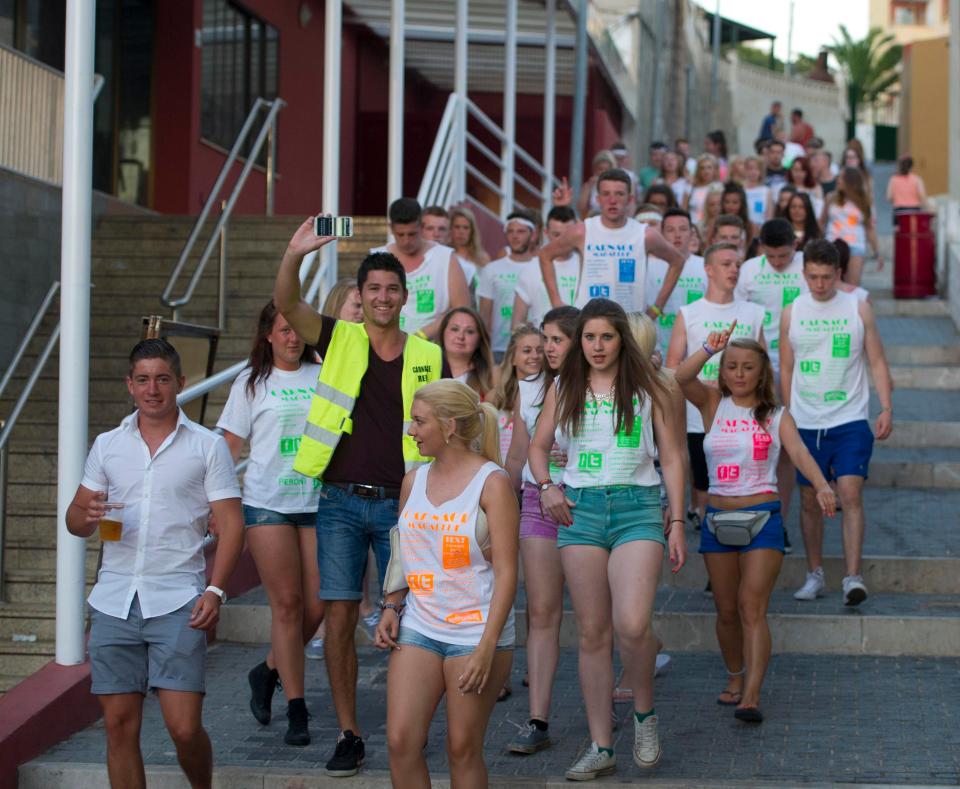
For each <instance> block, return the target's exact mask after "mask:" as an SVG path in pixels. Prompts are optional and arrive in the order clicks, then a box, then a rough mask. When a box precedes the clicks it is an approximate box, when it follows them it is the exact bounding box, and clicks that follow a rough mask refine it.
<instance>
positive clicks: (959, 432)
mask: <svg viewBox="0 0 960 789" xmlns="http://www.w3.org/2000/svg"><path fill="white" fill-rule="evenodd" d="M884 444H886V446H888V447H895V448H904V447H905V448H908V449H915V448H917V447H951V448H952V447H960V422H925V421H920V420H914V421H910V420H907V421H903V422H900V421H896V420H895V421H894V423H893V432H892V433H891V434H890V438H888V439H886V441H884Z"/></svg>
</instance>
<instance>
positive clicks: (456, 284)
mask: <svg viewBox="0 0 960 789" xmlns="http://www.w3.org/2000/svg"><path fill="white" fill-rule="evenodd" d="M447 294H448V301H449V306H448V307H447V309H448V310H452V309H455V308H456V307H468V306H470V289H469V288H468V287H467V278H466V277H465V276H463V269H462V268H460V264H459V263H458V262H457V256H456V254H454V253H451V254H450V269H449V271H448V272H447ZM441 323H443V315H439V316H437V318H436V320H433V321H431V322H430V323H428V324H426V325H425V326H422V327H421V328H420V331H422V332H423V333H424V334H425V335H427V338H428V339H431V340H434V341H436V342H439V341H440V338H439V337H438V336H437V335H438V334H439V333H440V324H441Z"/></svg>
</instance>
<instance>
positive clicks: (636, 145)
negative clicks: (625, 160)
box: [631, 10, 659, 168]
mask: <svg viewBox="0 0 960 789" xmlns="http://www.w3.org/2000/svg"><path fill="white" fill-rule="evenodd" d="M642 13H643V12H642V11H641V10H637V11H636V12H634V13H633V14H631V17H632V21H633V24H635V25H636V26H637V40H636V42H635V44H634V50H635V51H634V53H633V73H634V74H636V78H637V86H636V87H637V108H636V111H635V113H634V119H633V151H634V157H635V158H634V163H635V166H636V167H637V168H639V167H640V164H641V161H642V159H641V158H640V157H641V155H642V154H641V151H643V150H644V148H646V145H645V144H644V137H645V135H647V134H649V133H650V132H651V129H650V127H649V126H648V125H646V124H644V123H643V120H642V116H641V108H642V107H643V102H644V100H645V99H646V98H647V93H648V92H647V90H646V86H645V85H644V84H643V77H642V74H643V70H642V69H641V68H640V64H641V62H642V60H641V58H642V57H643V16H642ZM657 61H659V58H655V59H654V64H656V63H657ZM651 119H652V116H651ZM649 139H650V140H652V139H653V138H652V137H650V138H649Z"/></svg>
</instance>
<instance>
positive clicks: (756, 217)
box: [743, 184, 771, 227]
mask: <svg viewBox="0 0 960 789" xmlns="http://www.w3.org/2000/svg"><path fill="white" fill-rule="evenodd" d="M743 191H744V193H745V194H746V195H747V215H748V216H749V217H750V221H751V222H753V223H754V224H755V225H756V226H757V227H759V226H760V225H762V224H763V223H764V222H765V221H766V219H767V207H768V206H769V205H770V200H771V197H770V187H769V186H767V185H766V184H759V185H758V186H751V187H750V188H749V189H748V188H746V187H744V190H743Z"/></svg>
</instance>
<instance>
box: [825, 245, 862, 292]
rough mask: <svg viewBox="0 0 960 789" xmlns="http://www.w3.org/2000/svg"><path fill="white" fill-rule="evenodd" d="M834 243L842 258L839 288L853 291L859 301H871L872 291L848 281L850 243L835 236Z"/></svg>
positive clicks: (839, 256)
mask: <svg viewBox="0 0 960 789" xmlns="http://www.w3.org/2000/svg"><path fill="white" fill-rule="evenodd" d="M833 245H834V246H835V247H836V248H837V257H838V258H839V259H840V279H839V280H838V281H837V290H842V291H843V292H844V293H852V294H853V295H854V296H856V297H857V301H870V292H869V291H868V290H867V289H866V288H861V287H860V286H859V285H851V284H850V283H849V282H847V281H846V276H847V268H848V267H849V265H850V245H849V244H847V242H846V241H844V240H843V239H842V238H835V239H834V240H833Z"/></svg>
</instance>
